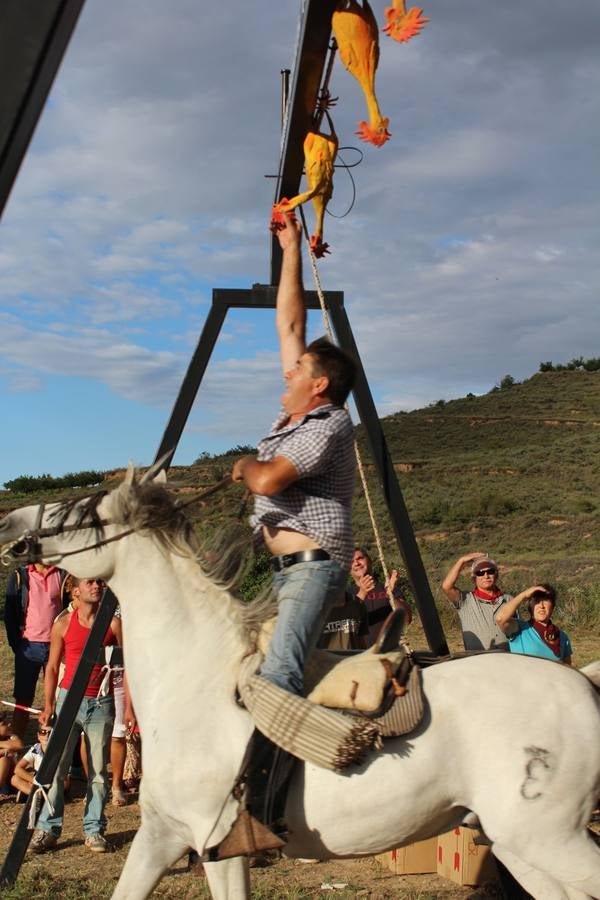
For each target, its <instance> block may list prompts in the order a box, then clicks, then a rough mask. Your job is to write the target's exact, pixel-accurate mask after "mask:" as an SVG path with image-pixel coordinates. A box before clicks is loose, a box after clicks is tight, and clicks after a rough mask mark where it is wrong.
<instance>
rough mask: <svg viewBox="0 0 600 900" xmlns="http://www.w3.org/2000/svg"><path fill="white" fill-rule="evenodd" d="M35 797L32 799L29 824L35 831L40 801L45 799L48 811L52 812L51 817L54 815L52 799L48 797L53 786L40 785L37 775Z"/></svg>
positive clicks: (34, 782) (34, 779) (34, 788)
mask: <svg viewBox="0 0 600 900" xmlns="http://www.w3.org/2000/svg"><path fill="white" fill-rule="evenodd" d="M32 787H33V796H32V798H31V806H30V807H29V823H28V827H29V828H30V829H31V830H32V831H33V829H34V828H35V826H36V823H37V817H38V810H39V807H40V806H41V803H40V800H41V799H43V800H45V801H46V803H47V804H48V810H49V812H50V816H53V815H54V807H53V806H52V804H51V803H50V798H49V796H48V791H49V790H50V788H51V787H52V785H51V784H40V783H39V781H38V780H37V775H34V777H33V782H32Z"/></svg>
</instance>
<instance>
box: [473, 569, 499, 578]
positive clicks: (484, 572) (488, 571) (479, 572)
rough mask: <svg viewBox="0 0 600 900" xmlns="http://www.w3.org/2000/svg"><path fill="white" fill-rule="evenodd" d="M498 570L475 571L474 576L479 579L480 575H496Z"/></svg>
mask: <svg viewBox="0 0 600 900" xmlns="http://www.w3.org/2000/svg"><path fill="white" fill-rule="evenodd" d="M497 574H498V569H477V571H476V572H475V575H476V577H477V578H481V576H482V575H497Z"/></svg>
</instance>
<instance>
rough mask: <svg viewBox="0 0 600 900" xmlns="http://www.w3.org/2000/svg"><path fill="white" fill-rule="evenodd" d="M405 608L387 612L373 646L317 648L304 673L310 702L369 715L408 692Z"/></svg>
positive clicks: (409, 666)
mask: <svg viewBox="0 0 600 900" xmlns="http://www.w3.org/2000/svg"><path fill="white" fill-rule="evenodd" d="M403 626H404V610H403V609H401V608H399V609H395V610H394V611H393V612H391V613H390V614H389V616H388V617H387V619H386V620H385V622H384V623H383V625H382V626H381V629H380V631H379V635H378V637H377V641H376V642H375V644H374V646H373V647H371V648H369V650H365V651H360V650H358V651H349V652H342V653H332V652H330V651H326V650H316V651H315V653H314V654H313V656H312V657H311V658H310V660H309V662H308V665H307V667H306V672H305V676H304V678H305V694H306V695H307V699H308V700H310V701H311V703H316V704H318V705H319V706H327V707H328V708H330V709H339V710H343V711H345V712H346V711H347V712H352V713H354V714H357V715H363V716H367V717H369V718H379V717H380V716H382V715H384V714H385V713H386V712H387V711H388V710H389V708H390V707H391V706H392V704H393V703H394V702H395V700H396V699H397V698H398V697H403V696H404V694H405V693H406V691H407V682H408V679H409V675H410V672H411V669H412V667H413V666H412V662H411V659H410V657H409V656H408V654H407V653H406V650H405V649H404V647H402V646H401V645H400V638H401V635H402V628H403Z"/></svg>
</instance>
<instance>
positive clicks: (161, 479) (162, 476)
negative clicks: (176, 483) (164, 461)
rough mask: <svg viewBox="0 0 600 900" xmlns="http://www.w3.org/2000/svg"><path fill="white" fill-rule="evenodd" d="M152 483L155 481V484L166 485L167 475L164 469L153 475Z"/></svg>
mask: <svg viewBox="0 0 600 900" xmlns="http://www.w3.org/2000/svg"><path fill="white" fill-rule="evenodd" d="M153 481H156V483H157V484H166V483H167V473H166V471H165V470H164V469H161V470H160V472H159V473H158V475H155V476H154V478H153Z"/></svg>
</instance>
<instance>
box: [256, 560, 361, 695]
mask: <svg viewBox="0 0 600 900" xmlns="http://www.w3.org/2000/svg"><path fill="white" fill-rule="evenodd" d="M345 584H346V572H345V571H344V570H343V569H342V567H341V566H340V565H339V564H338V563H336V562H334V561H333V560H332V559H326V560H318V561H315V562H305V563H296V565H294V566H289V567H288V568H287V569H283V570H282V571H281V572H276V573H275V574H274V576H273V586H274V588H275V591H276V593H277V601H278V607H279V610H278V614H277V623H276V625H275V631H274V632H273V637H272V639H271V645H270V647H269V649H268V651H267V655H266V657H265V659H264V662H263V664H262V666H261V669H260V674H261V675H262V677H263V678H267V679H268V680H269V681H272V682H274V684H277V685H279V687H281V688H283V689H284V690H286V691H291V693H293V694H301V693H302V688H303V686H304V663H305V662H306V660H307V659H308V657H309V656H310V654H311V653H312V651H313V650H314V649H315V647H316V646H317V642H318V640H319V638H320V637H321V632H322V631H323V625H324V623H325V619H326V617H327V613H328V612H329V610H330V608H331V606H332V605H333V603H334V602H335V601H336V600H337V599H338V598H339V597H340V595H341V593H342V592H343V590H344V586H345Z"/></svg>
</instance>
